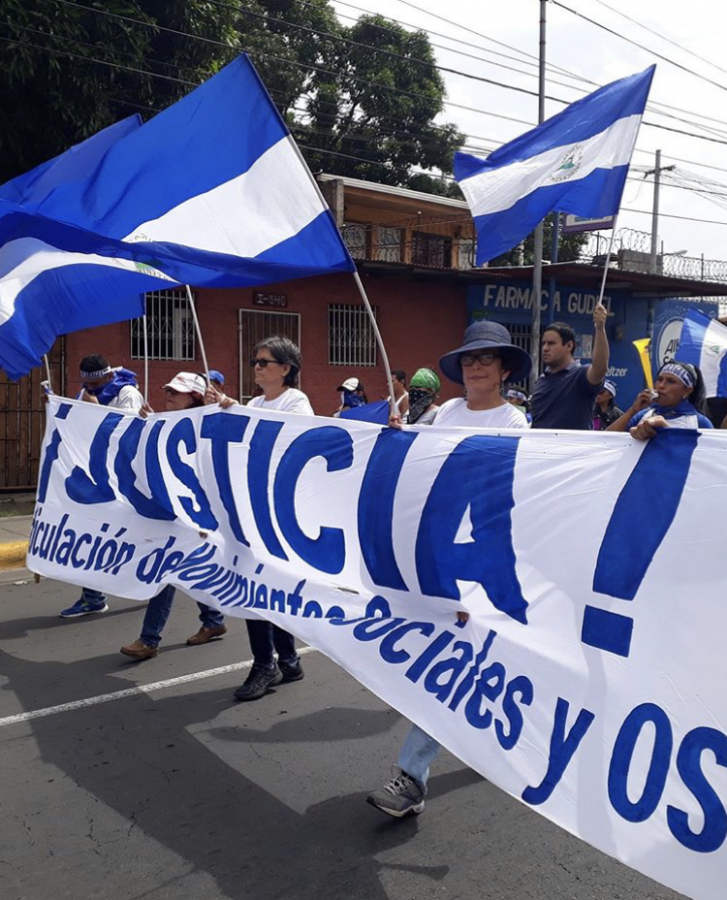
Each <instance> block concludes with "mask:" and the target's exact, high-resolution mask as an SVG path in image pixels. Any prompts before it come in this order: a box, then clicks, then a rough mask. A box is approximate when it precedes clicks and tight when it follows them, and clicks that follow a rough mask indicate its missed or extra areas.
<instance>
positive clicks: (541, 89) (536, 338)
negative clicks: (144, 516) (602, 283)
mask: <svg viewBox="0 0 727 900" xmlns="http://www.w3.org/2000/svg"><path fill="white" fill-rule="evenodd" d="M546 2H547V0H540V68H539V74H538V125H540V124H541V122H542V121H543V119H545V10H546V7H545V4H546ZM533 255H534V257H535V258H534V260H533V293H532V298H533V306H532V310H531V313H532V317H531V327H530V332H531V338H530V355H531V356H532V358H533V369H532V372H531V374H530V390H531V391H532V389H533V388H534V387H535V382H536V381H537V380H538V375H539V374H540V295H541V294H542V292H543V223H542V222H540V223H539V225H538V227H537V228H536V229H535V241H534V248H533Z"/></svg>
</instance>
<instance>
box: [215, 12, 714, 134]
mask: <svg viewBox="0 0 727 900" xmlns="http://www.w3.org/2000/svg"><path fill="white" fill-rule="evenodd" d="M212 2H215V0H212ZM293 2H294V3H299V4H301V5H303V6H311V5H312V4H311V3H308V2H307V0H293ZM333 2H338V3H341V5H343V6H348V7H351V8H352V9H357V10H360V11H361V12H365V13H368V10H363V9H362V8H361V7H358V6H353V5H352V4H350V3H343V2H342V0H333ZM399 2H401V3H404V4H405V5H406V6H410V7H412V8H413V9H416V10H418V11H419V12H423V13H425V14H426V15H430V16H432V17H434V18H435V19H439V20H440V21H443V22H446V23H447V24H449V25H453V26H454V27H455V28H461V29H463V30H464V31H466V32H469V33H471V34H474V35H477V36H478V37H481V38H483V39H484V40H488V41H493V42H494V43H496V44H498V45H500V46H503V47H506V48H508V49H510V50H513V51H514V52H515V53H520V54H522V55H523V56H527V57H530V58H531V59H533V60H535V62H532V63H531V62H529V61H528V60H521V59H516V58H515V57H506V58H508V59H513V60H515V61H516V62H520V63H523V64H526V65H531V66H533V67H535V68H537V67H538V66H539V60H538V58H537V57H536V56H534V55H533V54H531V53H528V52H527V51H525V50H519V49H518V48H517V47H513V46H512V45H510V44H504V43H502V42H501V41H496V40H495V39H494V38H490V37H489V36H488V35H485V34H482V32H479V31H475V30H474V29H472V28H469V27H467V26H465V25H460V24H459V23H458V22H454V21H453V20H451V19H447V18H445V17H444V16H440V15H437V14H436V13H433V12H430V11H429V10H425V9H422V8H421V7H419V6H416V5H415V4H413V3H411V2H408V0H399ZM345 18H349V19H350V18H352V17H351V16H346V17H345ZM389 21H391V20H389ZM400 24H402V25H407V26H408V27H410V28H417V29H418V30H420V31H424V32H425V33H426V34H435V35H438V36H441V37H445V38H447V40H452V41H454V42H456V43H462V44H464V45H465V46H473V47H477V49H480V50H482V51H484V52H485V53H493V52H494V51H491V50H488V49H486V48H484V47H479V46H478V45H476V44H470V43H469V42H467V41H460V40H459V39H458V38H453V37H451V36H449V35H442V34H441V33H440V32H436V31H430V30H428V29H424V28H420V27H419V26H416V25H412V24H411V23H405V22H402V23H400ZM374 27H376V28H380V27H381V26H379V25H375V26H374ZM386 30H387V31H394V29H386ZM432 46H433V47H438V48H440V49H442V50H447V51H449V52H451V53H461V52H462V51H459V50H453V49H452V48H451V47H442V46H441V45H439V44H432ZM463 55H466V56H471V54H463ZM501 55H504V54H501ZM474 58H475V59H478V58H479V57H474ZM480 61H481V62H485V63H487V64H488V65H500V66H502V64H501V63H500V64H498V63H491V62H490V61H489V60H482V59H480ZM502 68H506V69H511V68H512V67H509V66H502ZM546 69H549V70H551V71H556V72H559V73H561V74H563V75H565V76H566V77H568V78H572V79H575V80H578V81H582V82H585V83H587V84H589V85H591V86H593V87H596V88H598V87H602V85H601V84H599V83H598V82H595V81H592V80H591V79H589V78H584V77H583V76H581V75H578V74H577V73H575V72H570V71H568V70H567V69H564V68H562V67H561V66H553V65H551V64H546ZM513 71H516V72H519V74H521V75H525V76H527V77H529V78H537V77H538V76H537V73H536V72H532V73H531V72H524V71H523V70H522V69H514V70H513ZM551 81H553V83H555V84H559V85H560V86H562V87H565V88H568V89H569V90H574V91H580V92H582V93H588V90H587V89H586V88H582V87H577V86H576V85H569V84H566V83H565V82H562V81H555V80H554V79H552V78H551ZM547 99H549V100H556V102H558V103H565V102H566V101H564V100H560V99H559V98H554V97H548V98H547ZM656 106H660V107H663V108H664V109H672V110H675V111H676V112H681V113H688V114H689V113H691V114H692V115H696V116H697V117H698V118H702V119H707V120H709V121H713V122H717V123H718V124H723V125H727V122H725V121H724V120H722V119H715V118H713V117H711V116H704V115H702V114H701V113H694V112H693V111H692V110H686V109H682V108H681V107H678V106H672V105H671V104H668V103H661V102H659V101H658V100H651V101H649V103H647V109H651V110H652V112H654V114H655V115H661V116H667V117H669V118H674V119H679V117H678V116H669V115H668V114H667V113H663V112H660V111H659V110H657V109H655V108H654V107H656ZM679 121H684V122H686V123H687V124H690V125H694V126H695V127H697V128H705V126H703V125H701V124H700V123H698V122H694V121H693V120H686V119H680V120H679ZM643 124H644V125H651V124H652V123H649V122H644V123H643ZM656 127H658V126H656ZM705 130H706V128H705Z"/></svg>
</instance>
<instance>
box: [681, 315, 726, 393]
mask: <svg viewBox="0 0 727 900" xmlns="http://www.w3.org/2000/svg"><path fill="white" fill-rule="evenodd" d="M678 358H679V361H680V362H688V363H691V364H692V365H693V366H699V368H700V369H701V371H702V377H703V378H704V387H705V390H706V393H707V396H708V397H727V328H726V327H725V326H724V325H722V323H721V322H718V321H717V320H716V319H710V317H709V316H706V315H705V314H704V313H703V312H700V311H699V310H697V309H690V310H689V312H688V313H687V315H686V317H685V319H684V324H683V325H682V335H681V338H680V340H679V353H678Z"/></svg>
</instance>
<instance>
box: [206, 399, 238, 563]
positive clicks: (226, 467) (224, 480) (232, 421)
mask: <svg viewBox="0 0 727 900" xmlns="http://www.w3.org/2000/svg"><path fill="white" fill-rule="evenodd" d="M249 421H250V417H249V416H240V415H230V414H229V413H224V412H220V413H213V414H212V415H210V416H205V417H204V418H203V419H202V432H201V434H202V437H203V438H207V439H209V440H210V442H211V444H212V465H213V466H214V470H215V480H216V481H217V490H218V491H219V494H220V500H222V505H223V506H224V508H225V512H226V513H227V517H228V519H229V522H230V528H231V529H232V533H233V534H234V535H235V538H236V539H237V540H238V541H239V542H240V543H241V544H244V545H245V546H246V547H249V546H250V542H249V541H248V540H247V538H246V537H245V534H244V532H243V530H242V525H241V524H240V516H239V515H238V513H237V506H236V504H235V497H234V494H233V493H232V481H231V480H230V456H229V446H230V444H231V443H235V444H237V443H239V442H240V441H241V440H242V436H243V435H244V434H245V429H246V428H247V423H248V422H249Z"/></svg>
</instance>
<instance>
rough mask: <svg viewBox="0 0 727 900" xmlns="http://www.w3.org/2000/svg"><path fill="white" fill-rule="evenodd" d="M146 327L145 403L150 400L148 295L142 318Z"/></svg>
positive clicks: (142, 322)
mask: <svg viewBox="0 0 727 900" xmlns="http://www.w3.org/2000/svg"><path fill="white" fill-rule="evenodd" d="M141 325H142V328H143V329H144V403H148V402H149V332H148V331H147V328H148V322H147V317H146V296H145V297H144V315H143V317H142V320H141Z"/></svg>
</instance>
